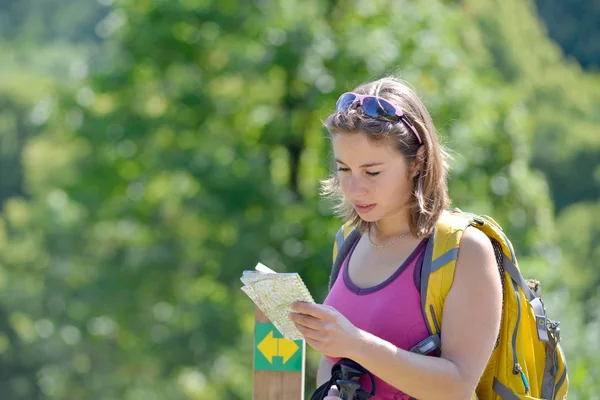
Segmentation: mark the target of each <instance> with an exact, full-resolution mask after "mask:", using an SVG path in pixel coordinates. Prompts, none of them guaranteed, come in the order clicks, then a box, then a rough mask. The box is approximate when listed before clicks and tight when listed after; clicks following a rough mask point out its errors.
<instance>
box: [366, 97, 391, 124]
mask: <svg viewBox="0 0 600 400" xmlns="http://www.w3.org/2000/svg"><path fill="white" fill-rule="evenodd" d="M362 107H363V111H364V113H365V114H367V115H368V116H371V117H385V118H394V119H397V118H398V117H397V116H396V109H395V108H394V106H392V105H391V104H390V103H388V102H387V101H385V100H382V99H376V98H374V97H367V98H365V99H363V101H362Z"/></svg>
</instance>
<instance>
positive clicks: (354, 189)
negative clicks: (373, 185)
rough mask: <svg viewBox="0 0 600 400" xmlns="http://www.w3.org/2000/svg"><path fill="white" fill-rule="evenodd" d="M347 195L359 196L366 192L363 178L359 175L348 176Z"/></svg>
mask: <svg viewBox="0 0 600 400" xmlns="http://www.w3.org/2000/svg"><path fill="white" fill-rule="evenodd" d="M347 185H348V195H349V196H350V197H352V198H359V197H360V196H364V195H365V194H366V193H367V188H366V186H365V184H364V182H363V180H362V179H361V178H359V177H355V176H350V177H348V182H347Z"/></svg>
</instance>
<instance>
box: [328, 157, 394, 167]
mask: <svg viewBox="0 0 600 400" xmlns="http://www.w3.org/2000/svg"><path fill="white" fill-rule="evenodd" d="M335 162H338V163H340V164H344V165H348V164H346V163H345V162H343V161H342V160H340V159H339V158H336V159H335ZM383 164H385V163H383V162H370V163H366V164H363V165H361V166H360V168H369V167H376V166H378V165H383Z"/></svg>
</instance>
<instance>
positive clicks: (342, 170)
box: [338, 167, 350, 172]
mask: <svg viewBox="0 0 600 400" xmlns="http://www.w3.org/2000/svg"><path fill="white" fill-rule="evenodd" d="M338 171H341V172H346V171H350V168H342V167H338Z"/></svg>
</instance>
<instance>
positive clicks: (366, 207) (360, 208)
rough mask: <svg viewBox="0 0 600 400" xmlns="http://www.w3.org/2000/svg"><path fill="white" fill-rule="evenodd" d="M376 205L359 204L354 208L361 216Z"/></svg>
mask: <svg viewBox="0 0 600 400" xmlns="http://www.w3.org/2000/svg"><path fill="white" fill-rule="evenodd" d="M376 205H377V204H367V205H359V204H355V205H354V208H355V209H356V211H358V212H359V213H361V214H366V213H368V212H369V211H371V210H372V209H373V208H375V206H376Z"/></svg>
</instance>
